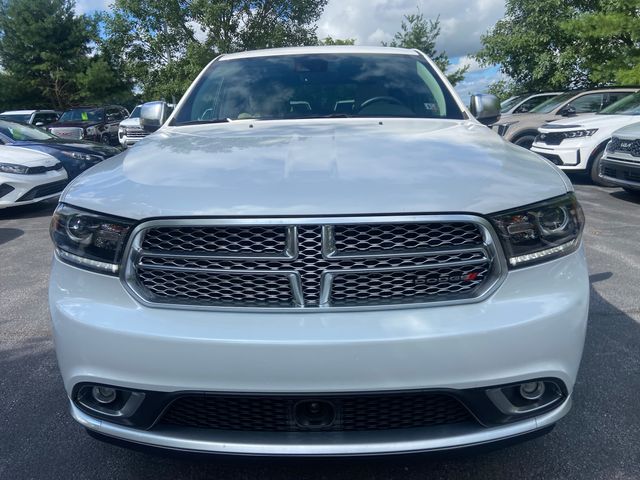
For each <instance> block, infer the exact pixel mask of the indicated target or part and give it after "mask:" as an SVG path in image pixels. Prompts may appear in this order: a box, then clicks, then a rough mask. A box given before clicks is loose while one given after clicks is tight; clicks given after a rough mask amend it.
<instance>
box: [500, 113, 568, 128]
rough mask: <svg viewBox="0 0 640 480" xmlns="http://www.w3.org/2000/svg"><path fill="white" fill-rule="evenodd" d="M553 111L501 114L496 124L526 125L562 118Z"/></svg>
mask: <svg viewBox="0 0 640 480" xmlns="http://www.w3.org/2000/svg"><path fill="white" fill-rule="evenodd" d="M564 118H566V117H561V116H559V115H554V114H553V113H515V114H512V115H503V116H502V117H500V121H499V122H498V124H511V123H526V124H527V125H533V124H543V123H547V122H555V121H557V120H558V119H564Z"/></svg>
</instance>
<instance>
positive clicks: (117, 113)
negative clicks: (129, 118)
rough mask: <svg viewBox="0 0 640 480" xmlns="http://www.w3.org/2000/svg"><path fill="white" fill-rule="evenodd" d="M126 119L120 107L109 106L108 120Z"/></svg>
mask: <svg viewBox="0 0 640 480" xmlns="http://www.w3.org/2000/svg"><path fill="white" fill-rule="evenodd" d="M122 119H124V117H123V116H122V111H121V110H120V109H119V108H113V107H111V108H107V122H117V121H119V120H122Z"/></svg>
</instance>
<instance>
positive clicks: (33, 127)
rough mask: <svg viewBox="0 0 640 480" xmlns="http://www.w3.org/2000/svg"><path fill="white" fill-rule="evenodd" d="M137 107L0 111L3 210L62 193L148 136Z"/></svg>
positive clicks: (0, 170) (1, 198) (0, 168)
mask: <svg viewBox="0 0 640 480" xmlns="http://www.w3.org/2000/svg"><path fill="white" fill-rule="evenodd" d="M140 109H141V106H140V105H138V106H137V107H136V108H135V109H134V110H133V112H132V113H131V115H129V112H128V111H127V110H126V109H125V108H124V107H120V106H117V105H106V106H103V107H75V108H71V109H69V110H66V111H65V112H64V113H60V112H56V111H54V110H13V111H6V112H3V113H1V114H0V208H5V207H9V206H15V205H24V204H28V203H35V202H39V201H42V200H46V199H48V198H52V197H56V196H58V195H60V193H61V192H62V190H64V188H65V187H66V185H67V184H68V183H69V181H71V180H72V179H74V178H75V177H77V176H78V175H80V174H81V173H82V172H84V171H85V170H87V169H89V168H91V167H92V166H94V165H96V164H98V163H100V162H102V161H103V160H105V159H107V158H110V157H112V156H114V155H116V154H118V153H120V151H121V149H120V148H116V147H115V146H114V145H118V144H119V145H121V146H122V147H124V148H128V147H131V146H132V145H134V144H135V143H136V142H137V141H138V140H140V139H142V138H144V137H145V136H146V135H148V132H146V131H145V130H144V129H142V127H141V126H140Z"/></svg>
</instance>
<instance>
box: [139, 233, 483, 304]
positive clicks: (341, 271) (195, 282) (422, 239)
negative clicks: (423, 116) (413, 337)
mask: <svg viewBox="0 0 640 480" xmlns="http://www.w3.org/2000/svg"><path fill="white" fill-rule="evenodd" d="M333 229H334V230H333V232H334V233H333V237H325V242H327V243H326V244H325V245H324V247H325V253H327V252H329V253H328V257H327V256H325V255H323V226H322V225H308V226H307V225H300V226H297V227H295V228H294V227H293V226H290V227H287V226H238V227H236V226H233V227H226V226H194V227H191V226H176V227H169V226H162V227H154V228H151V229H148V230H146V231H145V233H144V234H143V237H142V240H141V248H142V249H141V251H140V253H139V255H138V258H137V261H136V262H137V263H136V266H135V272H136V279H135V280H136V282H137V283H136V285H138V288H139V291H140V292H141V293H142V295H143V296H144V297H145V298H148V299H149V300H151V301H154V302H157V303H178V304H190V303H192V304H194V305H201V306H216V305H219V306H236V307H242V306H250V307H256V306H258V307H259V306H266V307H274V306H279V307H292V306H296V305H300V304H301V303H302V302H304V305H305V306H311V307H313V306H318V305H320V302H321V301H324V302H327V303H328V304H331V305H336V306H338V304H339V305H340V306H349V304H353V305H357V306H364V305H367V304H370V305H380V304H387V303H389V304H399V303H416V302H425V301H432V300H457V299H460V298H468V297H470V296H473V295H475V294H476V291H477V290H478V288H479V287H480V286H481V284H482V283H483V282H484V281H485V280H486V279H487V278H488V277H489V275H490V273H491V271H492V268H493V262H492V259H491V258H490V257H489V253H488V251H487V249H486V248H485V246H484V238H483V232H482V230H481V229H480V227H479V226H478V225H476V224H474V223H470V222H431V223H406V224H362V225H361V224H349V225H335V226H334V227H333ZM287 232H289V235H290V236H289V237H287V235H288V233H287ZM325 233H327V232H325ZM328 235H331V234H330V233H329V234H328ZM292 238H295V242H292ZM328 238H332V239H333V242H332V243H331V242H329V240H328ZM291 243H295V244H296V245H297V255H295V256H294V257H293V258H287V257H286V256H285V252H286V251H287V246H288V244H289V246H290V244H291ZM447 249H448V250H449V251H446V250H447ZM165 252H166V253H165ZM331 252H334V253H331ZM289 253H291V252H289ZM229 255H233V256H235V258H228V256H229ZM345 255H347V256H345ZM243 256H244V258H239V257H243ZM426 267H428V268H426ZM325 273H329V274H332V275H333V276H334V278H335V280H334V285H333V288H329V287H327V286H326V285H325V287H324V288H326V290H325V293H326V292H329V293H330V295H329V296H328V297H327V296H326V295H325V296H324V297H323V298H321V290H322V288H323V286H322V278H323V277H322V275H323V274H325ZM468 275H472V276H471V277H469V276H468ZM297 278H299V280H300V281H299V283H298V281H297V280H296V279H297ZM325 283H326V282H325ZM296 291H301V292H302V295H301V296H300V295H298V296H296V293H295V292H296ZM301 297H302V298H301Z"/></svg>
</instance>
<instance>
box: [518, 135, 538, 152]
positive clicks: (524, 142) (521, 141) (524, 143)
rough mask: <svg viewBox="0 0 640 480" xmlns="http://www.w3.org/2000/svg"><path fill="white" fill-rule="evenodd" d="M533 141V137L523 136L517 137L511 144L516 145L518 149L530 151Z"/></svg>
mask: <svg viewBox="0 0 640 480" xmlns="http://www.w3.org/2000/svg"><path fill="white" fill-rule="evenodd" d="M535 139H536V136H535V135H523V136H521V137H518V138H517V139H516V140H514V141H513V143H514V144H515V145H518V146H519V147H522V148H526V149H527V150H531V147H532V146H533V142H534V140H535Z"/></svg>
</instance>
